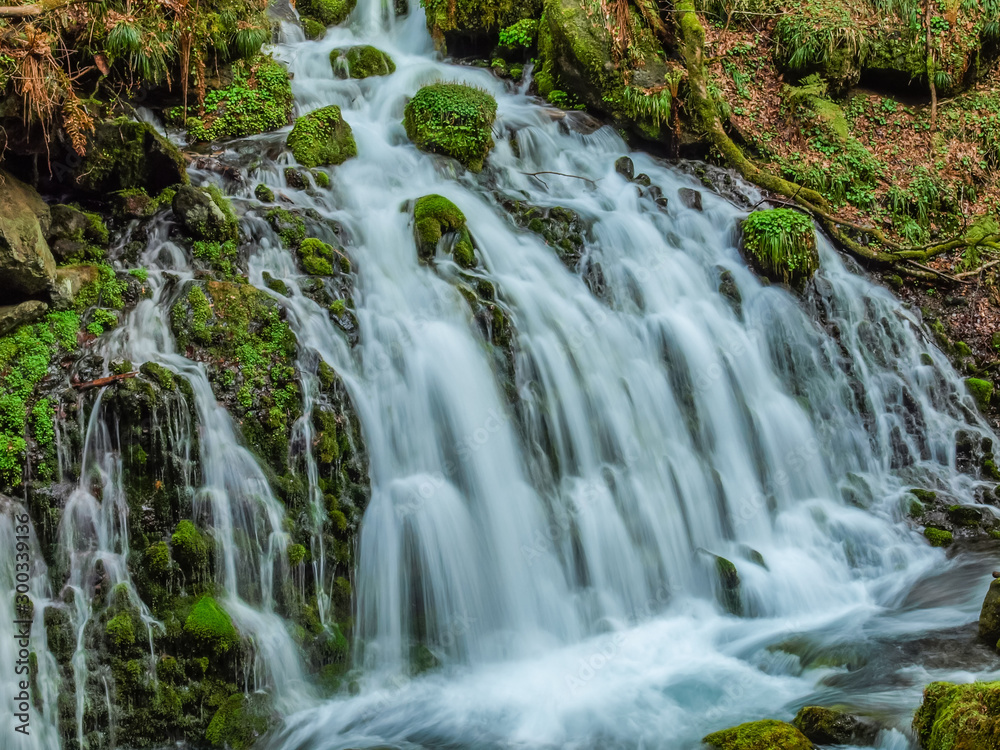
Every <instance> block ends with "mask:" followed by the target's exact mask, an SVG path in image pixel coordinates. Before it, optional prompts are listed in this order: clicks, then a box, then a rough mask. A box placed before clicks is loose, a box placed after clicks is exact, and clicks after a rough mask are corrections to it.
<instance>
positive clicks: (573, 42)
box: [535, 0, 670, 139]
mask: <svg viewBox="0 0 1000 750" xmlns="http://www.w3.org/2000/svg"><path fill="white" fill-rule="evenodd" d="M611 26H612V22H611V21H610V20H609V19H607V18H605V17H604V16H603V14H602V13H601V12H599V11H598V12H593V11H592V10H591V9H590V8H589V7H588V6H587V5H586V4H581V3H579V2H576V1H575V0H545V12H544V14H543V16H542V20H541V21H540V22H539V25H538V57H539V62H538V66H537V72H536V74H535V81H536V85H537V87H538V93H539V94H541V95H542V96H545V97H547V98H549V100H550V101H553V102H558V101H559V99H557V98H556V97H554V96H553V94H554V93H555V92H566V93H569V94H572V95H573V96H574V97H576V98H577V99H579V100H580V101H581V102H583V103H584V104H586V105H587V106H588V107H589V108H591V109H593V110H595V111H597V112H601V113H604V114H607V115H609V116H611V117H614V118H616V119H620V120H624V121H626V122H630V123H634V124H636V125H637V126H638V127H637V130H638V131H639V132H640V133H642V134H643V135H644V136H645V137H648V138H652V139H656V138H659V137H660V130H661V127H662V125H663V123H664V122H665V121H666V118H665V117H664V116H663V115H664V114H665V113H664V112H662V111H654V110H653V109H650V107H649V106H648V104H649V103H650V102H649V100H650V97H647V96H646V95H645V93H643V92H645V91H646V90H647V89H649V88H652V87H659V88H662V86H663V81H664V76H665V75H666V74H667V72H668V69H667V66H666V64H665V63H664V61H663V59H662V57H661V55H662V50H661V46H660V44H659V43H658V41H657V40H656V39H655V37H654V36H653V34H652V32H651V31H650V29H649V28H648V27H647V26H646V24H645V22H644V21H643V19H642V18H641V17H639V16H638V15H633V17H632V26H633V31H634V38H633V43H632V45H631V46H630V48H629V49H628V50H627V53H626V55H625V59H623V60H621V61H620V62H618V63H614V62H612V61H613V60H616V59H618V58H619V57H620V55H618V54H617V53H616V52H615V50H614V49H613V41H612V38H611V34H610V33H609V32H608V29H609V28H611ZM626 80H627V81H628V84H627V85H626ZM561 98H565V93H563V97H561ZM669 101H670V100H669V98H664V97H662V96H660V97H657V98H656V100H655V102H654V103H655V104H657V105H659V107H658V109H659V110H663V109H664V108H666V109H667V110H669V106H670V105H669ZM636 102H640V103H642V105H643V106H640V107H637V106H636ZM650 114H653V115H654V116H652V117H651V116H650Z"/></svg>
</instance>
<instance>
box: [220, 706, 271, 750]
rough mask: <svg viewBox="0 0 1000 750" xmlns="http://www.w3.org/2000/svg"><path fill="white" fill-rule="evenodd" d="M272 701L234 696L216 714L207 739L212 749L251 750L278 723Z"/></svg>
mask: <svg viewBox="0 0 1000 750" xmlns="http://www.w3.org/2000/svg"><path fill="white" fill-rule="evenodd" d="M273 714H274V712H273V710H272V708H271V704H270V701H269V699H268V697H267V696H266V695H264V694H262V693H254V694H253V695H250V696H245V695H243V693H237V694H236V695H232V696H230V697H229V698H228V699H227V700H226V702H225V703H223V704H222V706H220V707H219V710H218V711H216V712H215V716H213V717H212V721H211V723H210V724H209V725H208V730H207V731H206V732H205V739H206V740H208V742H209V744H211V745H212V747H227V748H230V750H247V748H249V747H251V746H252V745H253V744H254V742H256V740H257V739H259V738H260V737H261V736H262V735H263V734H264V733H265V732H266V731H267V729H268V727H269V726H270V724H271V723H272V722H273V721H274V716H273Z"/></svg>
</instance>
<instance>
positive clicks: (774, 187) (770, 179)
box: [674, 0, 1000, 283]
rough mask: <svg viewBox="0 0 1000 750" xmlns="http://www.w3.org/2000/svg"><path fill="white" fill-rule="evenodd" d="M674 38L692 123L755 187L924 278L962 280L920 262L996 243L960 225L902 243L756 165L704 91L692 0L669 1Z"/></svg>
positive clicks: (875, 259)
mask: <svg viewBox="0 0 1000 750" xmlns="http://www.w3.org/2000/svg"><path fill="white" fill-rule="evenodd" d="M674 14H675V19H676V26H677V36H678V43H679V45H680V51H681V55H682V57H683V59H684V65H685V68H686V70H687V80H688V92H689V104H690V107H689V110H690V113H691V116H692V119H693V120H694V124H695V126H696V127H697V128H698V129H700V130H701V131H702V132H704V133H705V135H706V136H707V138H708V140H709V142H710V143H711V144H712V146H714V147H715V148H716V149H717V150H718V151H719V153H721V154H722V156H723V157H724V158H725V160H726V162H728V164H729V166H731V167H732V168H733V169H735V170H736V171H737V172H738V173H739V174H740V176H742V177H743V179H745V180H747V181H748V182H751V183H753V184H754V185H757V186H758V187H760V188H762V189H764V190H766V191H768V192H771V193H775V194H777V195H781V196H784V197H785V198H787V199H788V200H787V202H786V201H778V202H780V203H783V204H784V205H788V206H791V207H795V208H799V209H800V210H804V211H806V212H808V213H809V214H811V215H812V216H813V217H814V218H815V219H816V221H818V222H819V223H820V224H821V225H822V226H823V228H824V229H826V231H827V233H828V234H829V235H830V236H831V237H832V238H833V240H834V241H835V242H836V243H837V244H838V245H839V246H840V247H842V248H843V249H844V250H846V251H847V252H849V253H851V254H852V255H854V256H855V257H857V258H859V259H861V260H863V261H865V262H868V263H873V264H876V265H880V266H891V267H893V268H894V269H896V270H897V271H899V272H900V273H906V274H907V275H909V276H913V277H916V278H920V279H924V280H927V281H940V280H942V279H944V280H946V281H948V282H950V283H966V282H963V281H962V280H961V279H960V278H958V277H956V276H951V275H948V274H945V273H941V272H939V271H935V270H934V269H932V268H928V267H927V266H924V265H922V264H921V263H920V261H926V260H928V259H930V258H933V257H934V256H936V255H940V254H942V253H946V252H950V251H953V250H961V249H964V248H970V247H989V248H991V249H1000V234H997V233H993V234H986V233H984V232H973V231H964V230H963V233H962V234H961V235H959V236H957V237H955V238H953V239H950V240H947V241H945V242H940V243H936V244H933V245H925V246H922V247H903V246H901V245H899V244H897V243H895V242H893V241H892V240H890V239H889V238H888V237H886V236H885V233H884V232H882V230H880V229H878V228H877V227H871V226H863V225H860V224H857V223H855V222H851V221H848V220H846V219H843V218H840V217H838V216H836V215H834V214H831V213H830V212H829V203H828V202H827V200H826V199H825V198H824V197H823V196H822V195H820V194H819V193H818V192H816V191H815V190H811V189H809V188H807V187H804V186H802V185H799V184H797V183H795V182H791V181H789V180H785V179H783V178H781V177H778V176H777V175H775V174H772V173H770V172H768V171H766V170H763V169H761V168H760V167H758V166H757V165H756V164H754V163H753V162H752V161H750V159H748V158H747V157H746V155H745V154H744V153H743V150H742V149H741V148H740V147H739V146H737V145H736V143H735V142H734V141H733V139H732V138H730V137H729V134H728V133H726V130H725V127H724V126H723V123H722V118H721V117H720V116H719V108H718V106H717V105H716V102H715V101H714V100H713V99H712V97H711V95H710V94H709V93H708V78H709V76H708V70H707V64H706V63H707V60H706V58H705V28H704V27H703V26H702V24H701V20H700V19H699V18H698V13H697V11H696V10H695V6H694V0H677V2H676V4H675V6H674ZM845 229H846V230H853V231H854V232H857V233H861V234H863V235H865V236H866V237H867V238H868V240H869V241H868V242H867V243H862V242H859V241H858V240H856V239H854V238H853V237H850V236H848V235H847V234H846V233H845V231H844V230H845Z"/></svg>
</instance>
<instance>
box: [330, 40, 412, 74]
mask: <svg viewBox="0 0 1000 750" xmlns="http://www.w3.org/2000/svg"><path fill="white" fill-rule="evenodd" d="M330 65H332V66H333V74H334V75H335V76H337V77H338V78H369V77H371V76H387V75H389V74H390V73H395V72H396V63H395V62H393V60H392V58H391V57H389V55H387V54H386V53H385V52H383V51H382V50H380V49H378V48H376V47H372V46H371V45H370V44H363V45H359V46H357V47H338V48H337V49H335V50H333V51H332V52H331V53H330Z"/></svg>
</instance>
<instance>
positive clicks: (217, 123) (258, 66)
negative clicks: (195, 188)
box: [168, 55, 293, 141]
mask: <svg viewBox="0 0 1000 750" xmlns="http://www.w3.org/2000/svg"><path fill="white" fill-rule="evenodd" d="M231 72H232V77H233V78H232V83H230V84H229V85H228V86H225V87H223V88H214V89H210V90H209V91H208V93H207V94H206V96H205V102H204V106H203V111H204V114H199V109H201V108H195V107H191V108H190V109H189V111H188V113H187V118H185V117H184V109H183V107H176V108H174V109H172V110H170V111H169V112H168V119H170V120H172V121H173V122H174V123H175V124H177V125H184V126H185V127H186V128H187V131H188V137H189V138H190V139H191V140H193V141H214V140H216V139H218V138H234V137H239V136H246V135H254V134H256V133H266V132H268V131H271V130H277V129H278V128H281V127H284V126H285V125H287V124H288V123H289V122H291V119H292V104H293V98H292V85H291V81H290V80H289V77H288V72H287V71H286V70H285V68H284V67H283V66H282V65H281V64H280V63H278V62H277V61H275V60H274V59H273V58H272V57H270V56H269V55H257V56H255V57H253V58H251V59H249V60H239V61H238V62H236V63H234V64H233V66H232V69H231Z"/></svg>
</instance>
